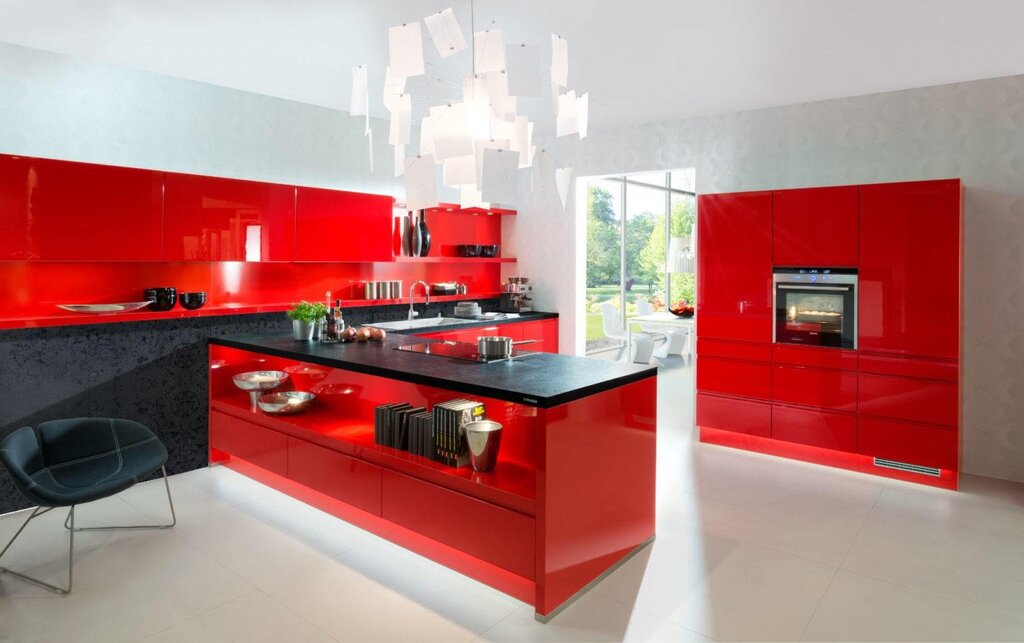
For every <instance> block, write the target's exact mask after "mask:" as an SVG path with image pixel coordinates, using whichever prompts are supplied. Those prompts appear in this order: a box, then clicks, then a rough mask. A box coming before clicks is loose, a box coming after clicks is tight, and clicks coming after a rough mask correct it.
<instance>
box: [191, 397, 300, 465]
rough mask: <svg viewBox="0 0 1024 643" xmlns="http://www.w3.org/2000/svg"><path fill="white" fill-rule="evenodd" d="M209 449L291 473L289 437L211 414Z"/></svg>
mask: <svg viewBox="0 0 1024 643" xmlns="http://www.w3.org/2000/svg"><path fill="white" fill-rule="evenodd" d="M210 446H211V447H213V448H214V449H217V450H219V451H224V452H225V453H230V454H231V455H233V456H237V457H239V458H241V459H242V460H245V461H246V462H249V463H250V464H254V465H256V466H257V467H261V468H263V469H266V470H267V471H272V472H273V473H276V474H279V475H282V476H283V475H287V474H288V436H286V435H285V434H283V433H278V432H277V431H272V430H270V429H266V428H264V427H262V426H259V425H258V424H253V423H252V422H246V421H245V420H243V419H240V418H236V417H234V416H233V415H228V414H226V413H221V412H220V411H210Z"/></svg>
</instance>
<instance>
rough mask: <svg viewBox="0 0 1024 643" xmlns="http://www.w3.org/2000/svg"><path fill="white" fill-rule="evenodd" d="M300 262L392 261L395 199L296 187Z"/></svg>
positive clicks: (297, 245)
mask: <svg viewBox="0 0 1024 643" xmlns="http://www.w3.org/2000/svg"><path fill="white" fill-rule="evenodd" d="M296 204H297V208H296V218H297V223H298V225H297V227H296V244H295V254H296V257H295V258H296V259H297V260H299V261H391V259H392V257H393V250H392V246H393V236H394V227H393V216H392V206H393V204H394V199H393V198H392V197H390V196H381V195H378V194H359V193H356V192H341V191H338V190H320V189H317V188H302V187H300V188H298V193H297V199H296Z"/></svg>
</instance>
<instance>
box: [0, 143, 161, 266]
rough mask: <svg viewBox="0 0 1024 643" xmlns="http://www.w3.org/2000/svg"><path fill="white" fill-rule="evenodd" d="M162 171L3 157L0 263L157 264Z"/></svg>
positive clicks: (0, 159) (0, 171)
mask: <svg viewBox="0 0 1024 643" xmlns="http://www.w3.org/2000/svg"><path fill="white" fill-rule="evenodd" d="M162 189H163V173H161V172H154V171H151V170H137V169H133V168H125V167H112V166H108V165H93V164H91V163H74V162H70V161H53V160H49V159H37V158H29V157H24V156H11V155H7V154H3V155H0V260H16V261H25V260H30V261H31V260H43V261H46V260H52V261H159V260H160V259H161V247H160V237H161V226H162V224H163V221H162V214H163V212H162V205H161V192H162Z"/></svg>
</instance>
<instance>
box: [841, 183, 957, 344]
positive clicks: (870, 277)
mask: <svg viewBox="0 0 1024 643" xmlns="http://www.w3.org/2000/svg"><path fill="white" fill-rule="evenodd" d="M962 230H963V225H962V199H961V184H960V180H959V179H949V180H943V181H920V182H913V183H887V184H881V185H865V186H862V187H861V189H860V238H861V240H862V241H861V246H860V284H859V288H860V297H859V301H858V306H857V310H858V322H859V324H858V325H859V328H858V340H859V345H858V348H859V349H860V350H862V351H877V352H883V353H898V354H903V355H918V356H922V357H945V358H959V356H960V320H961V283H960V282H961V256H962V252H961V248H962Z"/></svg>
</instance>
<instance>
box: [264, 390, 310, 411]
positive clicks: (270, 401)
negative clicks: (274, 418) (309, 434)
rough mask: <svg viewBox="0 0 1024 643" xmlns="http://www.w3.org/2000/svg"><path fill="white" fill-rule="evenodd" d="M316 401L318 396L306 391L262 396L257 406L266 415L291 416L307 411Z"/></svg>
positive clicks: (282, 392)
mask: <svg viewBox="0 0 1024 643" xmlns="http://www.w3.org/2000/svg"><path fill="white" fill-rule="evenodd" d="M315 399H316V395H313V394H312V393H307V392H305V391H281V392H280V393H266V394H264V395H261V396H260V398H259V399H258V400H256V404H257V405H258V406H259V407H260V410H261V411H263V412H264V413H270V414H273V415H289V414H291V413H299V412H301V411H305V410H306V409H307V408H309V405H310V404H312V403H313V400H315Z"/></svg>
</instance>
